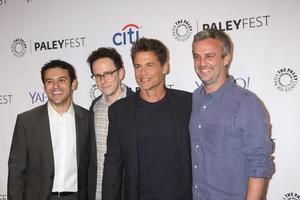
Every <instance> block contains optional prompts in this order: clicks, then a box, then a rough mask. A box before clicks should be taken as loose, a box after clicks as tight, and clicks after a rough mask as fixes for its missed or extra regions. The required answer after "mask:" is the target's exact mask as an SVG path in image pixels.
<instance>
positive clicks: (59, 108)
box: [49, 101, 72, 115]
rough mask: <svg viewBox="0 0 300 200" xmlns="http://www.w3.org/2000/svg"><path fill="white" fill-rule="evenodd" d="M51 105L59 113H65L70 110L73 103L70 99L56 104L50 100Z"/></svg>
mask: <svg viewBox="0 0 300 200" xmlns="http://www.w3.org/2000/svg"><path fill="white" fill-rule="evenodd" d="M49 103H50V106H51V107H52V108H53V110H55V111H56V112H57V113H58V114H60V115H63V114H64V113H65V112H68V110H69V109H70V106H71V104H72V101H69V102H67V103H65V104H63V105H54V104H53V103H51V102H49Z"/></svg>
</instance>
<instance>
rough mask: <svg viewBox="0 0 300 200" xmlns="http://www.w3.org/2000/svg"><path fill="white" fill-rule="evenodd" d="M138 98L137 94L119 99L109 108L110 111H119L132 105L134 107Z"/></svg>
mask: <svg viewBox="0 0 300 200" xmlns="http://www.w3.org/2000/svg"><path fill="white" fill-rule="evenodd" d="M135 98H136V93H133V92H132V93H131V95H129V96H126V97H125V98H122V99H119V100H118V101H116V102H114V103H113V104H112V105H111V106H109V109H117V108H120V107H121V108H124V107H128V106H130V105H134V102H135Z"/></svg>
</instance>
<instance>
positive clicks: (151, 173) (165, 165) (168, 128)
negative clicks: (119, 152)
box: [136, 94, 180, 200]
mask: <svg viewBox="0 0 300 200" xmlns="http://www.w3.org/2000/svg"><path fill="white" fill-rule="evenodd" d="M171 112H172V111H171V106H170V102H169V100H168V94H166V96H165V97H164V98H163V99H162V100H160V101H159V102H155V103H149V102H146V101H144V100H143V99H142V98H141V97H140V96H139V95H137V99H136V130H137V144H138V145H137V146H138V163H139V185H140V200H150V199H151V200H175V199H178V197H179V196H180V190H178V181H179V180H180V177H178V176H179V174H180V170H179V168H180V164H179V163H180V160H179V150H178V144H177V137H176V133H175V128H174V122H173V119H172V113H171Z"/></svg>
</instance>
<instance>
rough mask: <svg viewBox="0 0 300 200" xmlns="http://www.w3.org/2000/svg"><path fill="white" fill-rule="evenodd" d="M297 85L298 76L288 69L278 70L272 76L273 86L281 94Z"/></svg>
mask: <svg viewBox="0 0 300 200" xmlns="http://www.w3.org/2000/svg"><path fill="white" fill-rule="evenodd" d="M297 83H298V76H297V74H296V72H295V71H293V70H292V69H290V68H282V69H280V70H278V71H277V72H276V74H275V76H274V84H275V86H276V88H277V89H278V90H279V91H281V92H289V91H291V90H293V89H294V88H295V87H296V85H297Z"/></svg>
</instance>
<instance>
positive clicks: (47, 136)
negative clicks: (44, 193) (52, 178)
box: [37, 103, 54, 175]
mask: <svg viewBox="0 0 300 200" xmlns="http://www.w3.org/2000/svg"><path fill="white" fill-rule="evenodd" d="M38 119H40V120H39V122H38V124H37V130H38V131H39V133H40V145H41V149H43V150H44V151H45V154H44V156H46V159H45V160H48V161H49V162H50V165H49V170H51V174H52V175H54V153H53V147H52V139H51V132H50V122H49V116H48V107H47V103H46V104H44V105H43V106H42V107H41V112H40V114H39V116H38Z"/></svg>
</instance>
